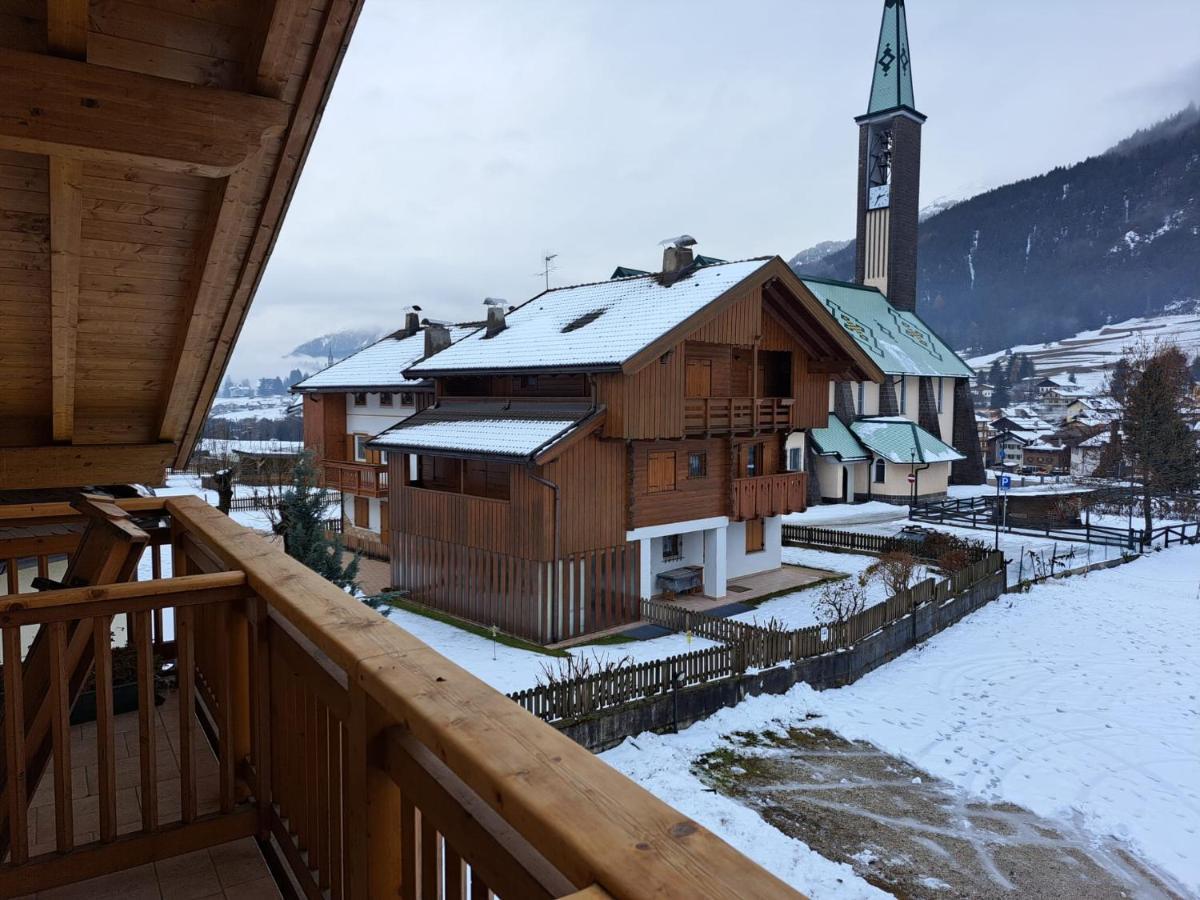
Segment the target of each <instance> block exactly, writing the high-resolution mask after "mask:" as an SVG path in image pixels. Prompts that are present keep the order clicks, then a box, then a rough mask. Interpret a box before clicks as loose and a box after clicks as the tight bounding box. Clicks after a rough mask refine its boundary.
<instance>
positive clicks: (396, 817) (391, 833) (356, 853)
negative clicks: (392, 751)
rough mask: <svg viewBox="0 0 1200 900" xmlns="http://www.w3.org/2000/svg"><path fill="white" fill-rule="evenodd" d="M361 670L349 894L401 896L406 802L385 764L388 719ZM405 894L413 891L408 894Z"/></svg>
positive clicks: (353, 727)
mask: <svg viewBox="0 0 1200 900" xmlns="http://www.w3.org/2000/svg"><path fill="white" fill-rule="evenodd" d="M361 678H362V673H361V672H354V673H351V680H350V685H349V694H350V718H349V721H348V722H347V723H346V724H347V726H348V727H347V732H348V746H347V748H346V749H347V753H346V763H345V765H346V766H347V767H348V770H349V772H348V776H349V786H348V787H349V790H348V793H347V803H346V822H347V825H348V827H347V828H346V834H345V843H344V845H343V848H342V853H343V854H344V855H345V857H346V869H345V871H346V878H347V881H348V882H349V888H350V889H349V890H348V891H347V894H348V895H349V896H350V897H396V896H399V895H400V894H399V892H400V889H401V882H402V881H403V873H404V870H405V857H406V855H407V854H409V853H411V848H409V847H406V846H405V842H404V840H403V836H402V832H401V827H400V823H401V820H402V817H403V814H404V808H403V807H404V804H403V802H402V798H401V795H400V789H399V787H397V786H396V782H395V781H394V780H393V779H392V777H391V776H390V775H389V774H388V772H387V769H386V762H387V757H386V743H385V733H386V729H387V724H388V723H387V722H386V720H385V718H384V716H383V713H382V710H380V709H379V706H378V704H377V703H376V702H375V701H374V700H373V699H372V698H371V697H369V696H368V695H367V693H366V691H364V690H363V686H362V681H361ZM405 896H408V895H407V894H406V895H405Z"/></svg>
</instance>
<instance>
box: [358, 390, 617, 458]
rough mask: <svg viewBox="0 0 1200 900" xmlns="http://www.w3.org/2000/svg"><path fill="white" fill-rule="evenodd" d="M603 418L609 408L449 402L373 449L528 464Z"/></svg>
mask: <svg viewBox="0 0 1200 900" xmlns="http://www.w3.org/2000/svg"><path fill="white" fill-rule="evenodd" d="M602 414H603V407H600V408H598V409H593V408H592V407H591V405H590V403H554V402H540V403H539V402H527V403H517V402H514V403H505V402H488V401H470V402H461V403H459V402H443V403H441V404H439V405H438V406H434V407H430V408H428V409H425V410H422V411H421V412H419V413H417V414H416V415H413V416H410V417H409V418H407V419H405V420H404V421H402V422H400V423H398V424H396V425H394V426H393V427H391V428H389V429H388V430H387V431H385V432H383V434H381V435H379V436H378V437H376V438H374V439H373V440H371V441H370V442H369V446H371V447H373V448H376V449H379V450H390V451H393V452H394V451H399V450H403V451H407V452H415V453H421V452H426V453H432V454H434V455H447V456H470V457H476V456H483V457H502V458H506V459H510V460H513V461H517V460H527V459H532V458H533V457H534V455H535V454H540V453H544V452H546V451H547V450H549V449H550V448H551V447H555V446H558V445H559V444H560V443H561V442H562V441H564V440H567V439H569V438H570V437H572V436H573V435H575V434H576V433H578V432H579V430H580V429H582V428H584V427H585V425H587V424H589V423H593V422H595V421H596V418H597V417H598V416H600V415H602Z"/></svg>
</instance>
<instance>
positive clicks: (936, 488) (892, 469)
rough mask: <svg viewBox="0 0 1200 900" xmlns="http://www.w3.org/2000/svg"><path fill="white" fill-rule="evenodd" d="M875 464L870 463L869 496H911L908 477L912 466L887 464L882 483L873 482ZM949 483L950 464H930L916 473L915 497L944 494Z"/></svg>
mask: <svg viewBox="0 0 1200 900" xmlns="http://www.w3.org/2000/svg"><path fill="white" fill-rule="evenodd" d="M874 466H875V463H874V462H872V463H871V469H870V473H871V474H870V477H871V494H872V496H875V497H893V498H896V497H898V498H908V497H909V496H911V495H912V485H910V484H909V483H908V476H909V474H910V473H911V472H912V470H913V468H912V466H910V465H908V464H903V465H900V464H893V463H888V464H887V471H886V473H885V475H886V477H885V478H884V480H883V483H882V484H880V483H877V482H875V480H874V479H875V468H874ZM949 483H950V463H944V462H943V463H932V464H931V465H930V466H929V468H928V469H923V470H921V471H920V472H918V473H917V495H918V496H924V495H926V494H944V493H946V489H947V486H948V485H949Z"/></svg>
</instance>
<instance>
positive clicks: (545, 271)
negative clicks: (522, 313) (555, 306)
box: [536, 252, 558, 290]
mask: <svg viewBox="0 0 1200 900" xmlns="http://www.w3.org/2000/svg"><path fill="white" fill-rule="evenodd" d="M556 259H558V254H557V253H549V252H547V253H546V255H545V256H543V257H542V271H540V272H538V273H536V274H538V275H541V276H542V278H544V279H545V280H546V290H550V273H551V272H553V271H554V270H555V269H557V268H558V266H556V265H554V260H556Z"/></svg>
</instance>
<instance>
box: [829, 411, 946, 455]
mask: <svg viewBox="0 0 1200 900" xmlns="http://www.w3.org/2000/svg"><path fill="white" fill-rule="evenodd" d="M850 430H851V431H852V432H853V433H854V436H855V437H856V438H858V440H859V441H860V442H861V443H862V444H863V446H865V447H866V448H867V449H868V450H870V451H871V452H872V453H874V454H875V455H876V456H882V457H883V458H884V459H886V460H887V461H888V462H893V463H911V462H917V463H937V462H954V461H955V460H959V459H966V457H965V456H964V455H963V454H961V453H959V452H958V451H957V450H955V449H954V448H953V447H951V446H950V445H949V444H946V443H944V442H943V441H941V440H940V439H939V438H936V437H934V436H933V435H932V434H930V433H929V432H928V431H926V430H925V429H924V428H922V427H921V426H920V425H918V424H917V423H916V422H913V421H910V420H909V419H905V418H902V417H900V416H879V417H874V418H870V419H859V420H858V421H857V422H854V423H853V424H852V425H851V426H850Z"/></svg>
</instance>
